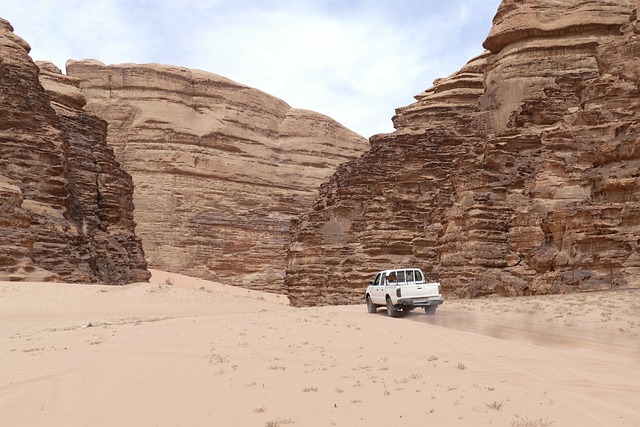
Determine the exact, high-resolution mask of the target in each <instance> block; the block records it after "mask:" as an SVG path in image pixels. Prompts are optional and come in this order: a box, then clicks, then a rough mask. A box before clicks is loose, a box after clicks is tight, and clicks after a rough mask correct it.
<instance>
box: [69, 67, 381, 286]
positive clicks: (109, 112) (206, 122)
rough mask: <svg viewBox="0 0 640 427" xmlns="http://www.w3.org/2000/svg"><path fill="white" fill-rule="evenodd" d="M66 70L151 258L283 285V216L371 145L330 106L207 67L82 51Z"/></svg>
mask: <svg viewBox="0 0 640 427" xmlns="http://www.w3.org/2000/svg"><path fill="white" fill-rule="evenodd" d="M67 74H68V75H69V76H70V77H72V78H75V79H77V81H78V82H79V85H80V89H81V91H82V94H83V95H84V97H85V98H86V99H87V107H86V109H87V111H90V112H91V113H93V114H95V115H97V116H98V117H101V118H102V119H104V120H106V121H107V122H108V136H107V139H108V142H109V144H110V145H111V146H112V147H113V149H114V151H115V155H116V158H117V159H118V161H119V162H120V163H121V164H122V166H123V168H124V169H125V170H126V171H127V172H128V173H130V174H131V175H132V177H133V182H134V184H135V193H134V203H135V207H136V210H135V219H136V221H137V223H138V227H137V229H136V230H137V234H138V235H139V236H140V237H141V239H142V241H143V244H144V249H145V253H146V255H147V261H148V263H149V266H150V267H153V268H158V269H162V270H167V271H173V272H178V273H181V274H187V275H191V276H196V277H202V278H205V279H213V280H218V281H223V282H225V283H229V284H233V285H238V286H243V287H246V288H252V289H260V290H266V291H271V292H280V293H283V292H284V272H285V267H286V249H287V246H288V237H289V234H288V233H289V225H290V222H291V219H292V218H293V217H294V216H296V215H298V214H299V213H301V212H303V211H304V210H305V209H306V207H307V206H310V205H311V204H312V202H313V200H314V199H315V198H317V197H318V190H317V188H318V187H319V185H320V183H321V182H323V181H324V180H325V179H326V178H327V177H328V176H330V175H331V174H332V173H333V172H334V171H335V169H336V167H337V166H338V165H339V164H341V163H343V162H345V161H347V160H351V159H354V158H357V157H358V156H359V155H360V154H361V153H362V152H363V151H365V150H367V149H368V148H369V145H368V142H367V140H366V139H365V138H363V137H361V136H359V135H357V134H355V133H353V132H351V131H349V130H348V129H346V128H344V127H343V126H341V125H340V124H339V123H337V122H335V121H334V120H332V119H330V118H328V117H326V116H323V115H321V114H318V113H314V112H311V111H306V110H300V109H293V108H291V107H290V106H289V105H287V104H286V103H285V102H283V101H282V100H280V99H277V98H275V97H273V96H270V95H268V94H266V93H264V92H261V91H259V90H256V89H253V88H250V87H247V86H244V85H241V84H238V83H236V82H234V81H232V80H229V79H227V78H224V77H221V76H218V75H215V74H212V73H207V72H204V71H199V70H192V69H187V68H182V67H175V66H169V65H159V64H142V65H139V64H121V65H110V66H105V65H104V64H102V63H100V62H97V61H92V60H85V61H69V62H68V63H67Z"/></svg>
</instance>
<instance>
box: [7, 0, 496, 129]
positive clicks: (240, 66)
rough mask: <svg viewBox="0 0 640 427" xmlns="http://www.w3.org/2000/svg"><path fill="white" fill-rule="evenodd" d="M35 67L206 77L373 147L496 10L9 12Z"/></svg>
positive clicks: (47, 4)
mask: <svg viewBox="0 0 640 427" xmlns="http://www.w3.org/2000/svg"><path fill="white" fill-rule="evenodd" d="M5 1H8V3H9V4H8V5H3V6H4V7H3V10H2V11H1V12H0V13H2V14H3V15H2V17H3V18H5V19H7V20H9V21H10V22H11V23H12V24H13V26H14V27H15V30H16V33H17V34H18V35H20V36H22V37H23V38H24V39H25V40H26V41H27V42H29V43H30V44H31V46H32V48H33V50H32V57H33V58H34V59H47V60H51V61H52V62H54V63H56V64H57V65H58V66H60V67H61V68H63V66H64V63H65V62H66V60H67V59H85V58H94V59H98V60H101V61H103V62H105V63H122V62H138V63H142V62H159V63H168V64H174V65H182V66H186V67H191V68H199V69H203V70H206V71H211V72H213V73H216V74H221V75H223V76H226V77H228V78H231V79H233V80H236V81H238V82H240V83H244V84H247V85H249V86H253V87H255V88H257V89H260V90H263V91H265V92H267V93H270V94H272V95H274V96H277V97H279V98H281V99H283V100H284V101H286V102H287V103H289V104H290V105H292V106H294V107H298V108H306V109H311V110H315V111H318V112H320V113H323V114H326V115H328V116H330V117H332V118H334V119H336V120H337V121H339V122H341V123H342V124H344V125H345V126H347V127H349V128H351V129H353V130H355V131H356V132H359V133H361V134H363V135H364V136H370V135H371V134H373V133H378V132H390V131H392V130H393V129H392V125H391V117H392V116H393V114H394V110H395V108H397V107H401V106H403V105H406V104H408V103H410V102H412V101H413V99H412V97H413V95H415V94H417V93H419V92H421V91H423V90H424V89H426V88H427V87H429V86H430V85H431V83H432V81H433V80H434V79H435V78H438V77H443V76H446V75H448V74H450V73H451V72H453V71H455V70H456V69H458V68H460V67H461V66H462V65H463V64H464V62H466V60H468V59H471V57H472V56H474V55H476V54H478V53H480V52H481V51H482V47H481V45H482V42H483V40H484V37H485V36H486V34H487V33H488V30H489V28H490V24H491V18H492V17H493V14H494V13H495V11H496V10H497V7H498V4H499V0H474V1H470V0H449V1H447V2H442V1H441V0H396V1H393V2H392V1H385V0H369V1H366V0H351V1H349V0H342V1H337V0H308V1H283V0H216V1H212V0H209V1H204V2H201V1H192V0H173V1H168V0H164V1H151V0H92V1H90V2H89V1H85V0H71V1H65V2H62V1H53V0H48V1H47V0H30V1H29V2H23V1H21V0H5Z"/></svg>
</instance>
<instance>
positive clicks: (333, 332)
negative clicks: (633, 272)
mask: <svg viewBox="0 0 640 427" xmlns="http://www.w3.org/2000/svg"><path fill="white" fill-rule="evenodd" d="M0 324H1V325H2V329H1V331H2V333H1V334H0V425H2V426H20V427H23V426H65V427H69V426H267V427H276V426H288V425H291V426H333V425H335V426H349V427H352V426H359V425H362V426H371V425H375V426H377V425H380V426H382V425H385V426H399V425H410V424H414V425H425V424H432V425H440V426H488V425H495V426H511V427H544V426H639V425H640V369H639V364H640V336H639V334H640V290H638V291H616V292H605V293H589V294H578V295H568V296H548V297H531V298H519V299H514V298H492V299H483V300H472V301H469V300H450V301H447V302H445V304H444V305H443V306H441V307H440V308H439V309H438V313H437V314H436V315H435V316H426V315H425V314H424V313H423V312H419V311H414V312H412V313H410V314H408V315H406V316H404V317H402V318H398V319H392V318H388V317H387V316H386V314H385V312H384V311H383V310H382V309H381V310H380V311H379V312H378V313H377V314H369V313H367V310H366V307H365V306H364V304H363V305H357V306H344V307H322V308H305V309H295V308H292V307H289V306H288V305H287V300H286V298H284V297H282V296H276V295H270V294H265V293H261V292H255V291H246V290H242V289H238V288H232V287H228V286H224V285H221V284H216V283H212V282H206V281H203V280H199V279H192V278H187V277H183V276H178V275H173V274H166V273H161V272H157V271H156V272H154V276H153V279H152V283H151V284H134V285H129V286H124V287H106V286H96V285H68V284H51V283H47V284H44V283H10V282H0Z"/></svg>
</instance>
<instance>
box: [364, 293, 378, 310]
mask: <svg viewBox="0 0 640 427" xmlns="http://www.w3.org/2000/svg"><path fill="white" fill-rule="evenodd" d="M367 311H368V312H369V313H376V312H377V311H378V306H377V305H375V304H374V303H372V302H371V297H370V296H369V295H367Z"/></svg>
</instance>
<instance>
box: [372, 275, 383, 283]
mask: <svg viewBox="0 0 640 427" xmlns="http://www.w3.org/2000/svg"><path fill="white" fill-rule="evenodd" d="M381 277H382V273H378V275H377V276H376V279H375V280H374V281H373V286H380V278H381Z"/></svg>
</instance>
